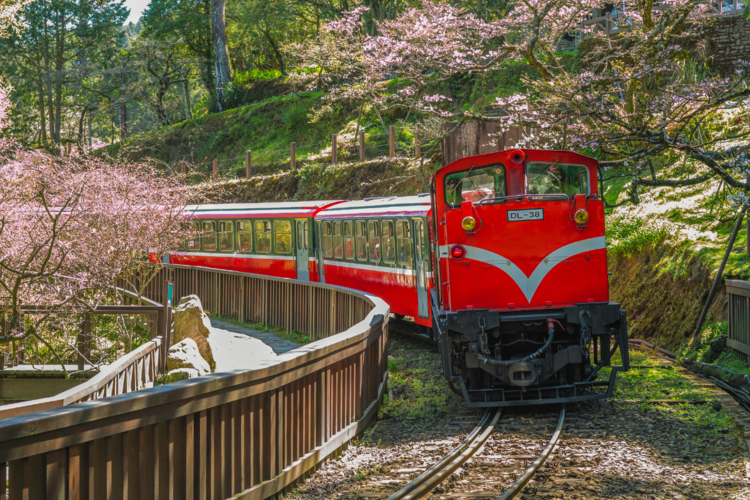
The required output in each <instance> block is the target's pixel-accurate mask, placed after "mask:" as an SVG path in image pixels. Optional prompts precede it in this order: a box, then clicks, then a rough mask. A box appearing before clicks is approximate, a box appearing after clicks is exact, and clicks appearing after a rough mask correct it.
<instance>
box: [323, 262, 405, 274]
mask: <svg viewBox="0 0 750 500" xmlns="http://www.w3.org/2000/svg"><path fill="white" fill-rule="evenodd" d="M325 264H326V266H338V267H346V268H349V269H361V270H363V271H375V272H380V273H390V274H401V275H403V276H414V272H413V271H412V270H411V269H404V268H402V267H381V266H369V265H367V264H355V263H353V262H341V261H339V260H328V259H326V260H325Z"/></svg>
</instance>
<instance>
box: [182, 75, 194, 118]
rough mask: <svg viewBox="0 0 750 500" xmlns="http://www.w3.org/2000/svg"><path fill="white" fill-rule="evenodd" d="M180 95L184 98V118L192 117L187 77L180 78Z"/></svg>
mask: <svg viewBox="0 0 750 500" xmlns="http://www.w3.org/2000/svg"><path fill="white" fill-rule="evenodd" d="M182 95H183V98H184V100H185V119H186V120H192V119H193V108H192V107H191V106H190V82H189V81H188V79H187V77H185V78H183V79H182Z"/></svg>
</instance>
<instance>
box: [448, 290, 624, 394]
mask: <svg viewBox="0 0 750 500" xmlns="http://www.w3.org/2000/svg"><path fill="white" fill-rule="evenodd" d="M433 305H434V303H433ZM433 317H434V318H436V321H435V327H434V328H433V332H434V334H436V336H437V339H436V340H437V341H438V343H439V345H440V352H441V356H442V362H443V374H444V376H445V377H446V379H447V380H448V383H449V385H450V387H451V389H452V390H453V391H454V392H456V393H457V394H459V395H461V396H462V397H464V398H465V400H466V403H467V405H468V406H469V407H491V406H526V405H539V404H554V403H569V402H578V401H586V400H592V399H607V398H610V397H611V396H612V393H613V391H614V386H615V381H616V378H617V373H619V372H622V371H627V370H628V368H629V357H628V340H627V323H626V317H625V311H623V310H621V309H620V305H619V304H608V303H586V304H578V305H575V306H570V307H564V308H562V309H550V310H548V311H525V312H499V311H492V310H488V309H472V310H463V311H457V312H447V313H446V312H438V314H436V315H434V316H433ZM618 354H619V358H620V361H621V363H620V364H618V365H616V366H612V360H613V357H614V356H617V355H618ZM610 366H611V367H612V368H611V370H610V371H609V377H608V378H606V379H605V378H604V377H603V373H602V371H601V369H602V368H604V367H610Z"/></svg>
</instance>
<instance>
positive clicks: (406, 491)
mask: <svg viewBox="0 0 750 500" xmlns="http://www.w3.org/2000/svg"><path fill="white" fill-rule="evenodd" d="M501 414H502V411H501V410H497V409H491V410H488V411H487V413H485V414H484V416H483V417H482V420H481V421H480V422H479V424H478V425H477V426H476V427H475V428H474V430H473V431H471V432H470V433H469V435H468V436H467V437H466V439H465V440H464V441H463V442H462V443H461V444H460V445H459V446H458V447H456V448H455V449H454V450H453V451H451V452H450V453H449V454H448V455H446V456H445V458H443V459H442V460H440V461H439V462H438V463H436V464H435V465H433V466H432V467H430V468H429V469H427V470H426V471H425V472H423V473H422V474H420V475H419V476H418V477H417V478H416V479H414V480H413V481H411V482H410V483H409V484H407V485H406V486H404V487H403V488H401V489H400V490H398V491H397V492H396V493H394V494H393V495H391V496H389V497H388V498H387V500H417V499H419V498H422V497H424V496H426V495H427V494H429V493H430V492H431V491H432V490H433V489H435V488H436V487H437V486H438V485H439V484H440V483H442V482H443V481H444V480H446V479H448V477H450V476H451V474H453V473H454V472H455V471H456V470H458V468H459V467H461V466H462V465H464V464H465V463H466V462H467V461H468V460H469V459H471V458H472V457H473V456H474V455H476V454H477V452H478V451H479V450H480V449H481V448H482V446H483V445H484V443H485V442H487V440H488V439H489V437H490V435H491V434H492V430H493V429H494V428H495V425H497V423H498V421H499V420H500V416H501ZM564 425H565V408H562V409H561V410H560V416H559V418H558V422H557V428H556V429H555V432H554V433H553V434H552V437H551V438H550V440H549V442H548V443H547V446H546V447H545V448H544V450H542V453H541V454H539V456H538V457H537V458H536V460H534V462H533V463H532V464H531V466H529V467H528V468H527V469H526V471H524V473H523V474H522V475H521V477H520V478H518V480H516V482H515V483H513V485H512V486H511V487H510V488H509V489H508V490H507V491H506V492H505V493H503V494H502V495H501V496H500V497H499V500H511V499H513V498H515V497H516V496H517V495H518V494H519V493H521V491H522V490H523V489H524V487H525V486H526V485H527V484H528V482H529V481H530V480H531V478H532V477H534V474H536V472H537V471H538V470H539V469H540V468H541V467H542V466H543V465H544V462H545V461H546V460H547V458H548V457H549V456H550V454H551V453H552V450H553V449H554V448H555V445H556V444H557V441H558V440H559V438H560V435H561V434H562V430H563V426H564Z"/></svg>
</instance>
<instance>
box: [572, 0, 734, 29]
mask: <svg viewBox="0 0 750 500" xmlns="http://www.w3.org/2000/svg"><path fill="white" fill-rule="evenodd" d="M709 3H710V5H711V13H712V14H713V15H717V16H731V15H736V14H740V13H742V11H743V9H742V8H740V7H739V5H740V4H739V2H738V1H737V0H733V2H732V7H731V8H730V9H729V10H727V11H722V10H721V6H722V2H721V1H718V2H714V1H711V2H709ZM716 4H718V5H719V8H718V9H716V8H714V5H716ZM669 8H670V6H669V5H664V4H658V5H654V6H653V10H654V11H664V10H667V9H669ZM623 17H624V18H625V19H624V21H620V18H623ZM610 23H612V24H614V25H615V26H614V27H612V26H611V24H610ZM631 24H632V23H631V22H630V21H629V14H628V13H627V12H618V13H617V14H616V15H614V16H613V15H611V14H609V13H608V14H605V15H604V16H599V17H592V18H589V19H586V20H584V21H581V23H580V24H578V26H580V27H581V28H585V27H587V26H600V27H601V30H600V31H604V33H605V35H609V34H611V33H619V32H621V31H623V30H625V29H628V28H627V27H623V26H630V25H631ZM593 36H594V35H593V34H592V33H586V34H583V39H589V38H593Z"/></svg>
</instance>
